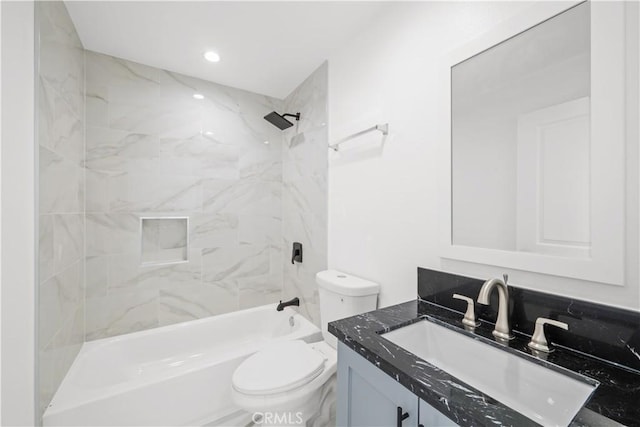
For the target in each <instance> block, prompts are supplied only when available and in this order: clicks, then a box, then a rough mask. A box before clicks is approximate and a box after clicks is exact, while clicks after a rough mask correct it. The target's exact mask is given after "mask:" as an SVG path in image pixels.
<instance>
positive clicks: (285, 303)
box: [276, 297, 300, 311]
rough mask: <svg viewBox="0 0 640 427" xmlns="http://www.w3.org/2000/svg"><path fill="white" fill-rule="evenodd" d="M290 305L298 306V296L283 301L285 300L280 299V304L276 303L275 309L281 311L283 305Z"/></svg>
mask: <svg viewBox="0 0 640 427" xmlns="http://www.w3.org/2000/svg"><path fill="white" fill-rule="evenodd" d="M290 305H295V306H300V299H299V298H298V297H295V298H294V299H292V300H289V301H285V302H282V301H280V304H278V307H276V310H278V311H282V310H284V308H285V307H289V306H290Z"/></svg>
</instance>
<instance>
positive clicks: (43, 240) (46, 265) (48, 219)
mask: <svg viewBox="0 0 640 427" xmlns="http://www.w3.org/2000/svg"><path fill="white" fill-rule="evenodd" d="M38 234H39V240H38V250H39V253H38V267H39V269H38V275H39V281H40V283H42V282H44V281H45V280H47V279H48V278H50V277H51V275H52V274H53V272H54V263H53V217H52V216H51V215H40V224H39V229H38Z"/></svg>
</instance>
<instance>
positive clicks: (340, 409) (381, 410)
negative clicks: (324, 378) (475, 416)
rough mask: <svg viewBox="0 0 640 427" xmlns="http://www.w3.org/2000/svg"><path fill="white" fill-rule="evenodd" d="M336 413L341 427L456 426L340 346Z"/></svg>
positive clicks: (385, 375)
mask: <svg viewBox="0 0 640 427" xmlns="http://www.w3.org/2000/svg"><path fill="white" fill-rule="evenodd" d="M336 411H337V414H336V417H337V418H336V424H337V425H338V426H340V427H347V426H349V427H356V426H362V427H378V426H380V427H390V426H401V427H417V426H418V425H419V424H421V425H423V426H424V427H430V426H455V425H456V424H455V423H454V422H453V421H451V420H449V419H448V418H447V417H445V416H444V415H442V414H441V413H440V412H439V411H438V410H436V409H435V408H433V407H432V406H430V405H429V404H427V403H426V402H424V401H422V400H420V399H419V398H418V396H416V395H415V394H413V393H412V392H411V391H409V390H408V389H406V388H405V387H404V386H402V384H400V383H399V382H397V381H395V380H394V379H393V378H391V377H390V376H388V375H387V374H386V373H384V372H382V371H381V370H380V369H378V368H377V367H376V366H375V365H373V364H372V363H371V362H369V361H368V360H366V359H365V358H364V357H362V356H360V355H359V354H357V353H356V352H355V351H353V350H351V349H350V348H349V347H347V346H346V345H345V344H343V343H341V342H339V343H338V398H337V408H336Z"/></svg>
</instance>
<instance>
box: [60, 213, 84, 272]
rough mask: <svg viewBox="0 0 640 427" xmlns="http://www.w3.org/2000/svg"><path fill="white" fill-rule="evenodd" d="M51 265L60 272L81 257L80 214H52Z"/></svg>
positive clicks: (82, 236) (81, 234)
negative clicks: (52, 252) (52, 251)
mask: <svg viewBox="0 0 640 427" xmlns="http://www.w3.org/2000/svg"><path fill="white" fill-rule="evenodd" d="M52 220H53V249H54V254H53V255H54V256H53V267H54V271H56V272H60V271H62V270H64V269H66V268H67V267H69V266H70V265H71V264H74V263H76V262H78V260H80V259H82V258H83V250H84V219H83V216H82V215H81V214H63V215H53V216H52Z"/></svg>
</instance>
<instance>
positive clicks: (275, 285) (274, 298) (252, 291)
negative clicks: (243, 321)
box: [236, 275, 282, 309]
mask: <svg viewBox="0 0 640 427" xmlns="http://www.w3.org/2000/svg"><path fill="white" fill-rule="evenodd" d="M236 282H237V283H238V293H239V299H240V309H244V308H251V307H257V306H259V305H264V304H270V303H273V302H278V301H279V299H280V296H281V292H282V277H281V275H265V276H260V277H251V278H240V279H237V280H236Z"/></svg>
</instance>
